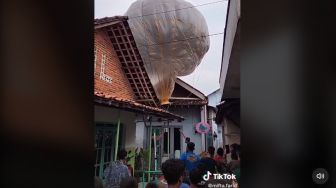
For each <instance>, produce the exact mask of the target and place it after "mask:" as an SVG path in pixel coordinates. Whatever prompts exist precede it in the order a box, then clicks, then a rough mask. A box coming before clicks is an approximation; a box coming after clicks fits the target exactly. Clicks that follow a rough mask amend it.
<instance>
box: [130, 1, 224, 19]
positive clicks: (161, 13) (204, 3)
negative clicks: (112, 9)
mask: <svg viewBox="0 0 336 188" xmlns="http://www.w3.org/2000/svg"><path fill="white" fill-rule="evenodd" d="M226 1H228V0H221V1H214V2H209V3H204V4H199V5H195V6H190V7H184V8H179V9H174V10H168V11H163V12H155V13H151V14H145V15H141V16H134V17H129V18H128V19H129V20H130V19H135V18H143V17H145V16H152V15H156V14H164V13H168V12H174V11H180V10H185V9H190V8H195V7H200V6H206V5H211V4H216V3H222V2H226Z"/></svg>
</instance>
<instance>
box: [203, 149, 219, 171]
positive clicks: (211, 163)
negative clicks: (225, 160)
mask: <svg viewBox="0 0 336 188" xmlns="http://www.w3.org/2000/svg"><path fill="white" fill-rule="evenodd" d="M214 149H215V148H214V147H212V146H210V147H209V148H208V152H204V153H203V155H202V158H201V161H200V164H203V166H204V167H205V170H206V171H209V172H211V173H215V172H216V161H215V160H214V159H213V157H211V156H213V154H214V151H213V150H214ZM210 152H212V155H211V153H210Z"/></svg>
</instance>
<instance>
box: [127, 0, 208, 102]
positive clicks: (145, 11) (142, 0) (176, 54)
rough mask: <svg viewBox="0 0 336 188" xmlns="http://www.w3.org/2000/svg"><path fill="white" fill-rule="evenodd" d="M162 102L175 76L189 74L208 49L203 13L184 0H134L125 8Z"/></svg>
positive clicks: (152, 81) (166, 99) (171, 87)
mask: <svg viewBox="0 0 336 188" xmlns="http://www.w3.org/2000/svg"><path fill="white" fill-rule="evenodd" d="M126 16H128V18H129V20H128V22H129V25H130V27H131V30H132V33H133V36H134V39H135V41H136V43H137V46H138V49H139V52H140V54H141V57H142V59H143V61H144V65H145V69H146V71H147V73H148V75H149V78H150V80H151V83H152V85H153V86H154V90H155V92H156V94H157V96H158V98H159V99H160V102H161V104H162V105H163V104H169V98H170V96H171V94H172V92H173V90H174V84H175V80H176V78H177V76H186V75H189V74H191V73H192V72H193V71H194V70H195V68H196V67H197V66H198V65H199V64H200V63H201V60H202V58H203V57H204V55H205V54H206V52H207V51H208V50H209V45H210V40H209V36H208V35H209V33H208V26H207V24H206V21H205V19H204V17H203V15H202V14H201V13H200V12H199V11H198V10H197V9H196V8H195V7H193V5H192V4H191V3H189V2H186V1H184V0H137V1H136V2H134V3H133V4H132V5H131V6H130V7H129V9H128V10H127V12H126Z"/></svg>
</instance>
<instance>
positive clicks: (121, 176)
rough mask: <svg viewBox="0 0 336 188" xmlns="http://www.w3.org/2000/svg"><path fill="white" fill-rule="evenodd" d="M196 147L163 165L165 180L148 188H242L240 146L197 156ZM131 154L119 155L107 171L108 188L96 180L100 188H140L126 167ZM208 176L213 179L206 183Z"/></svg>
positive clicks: (106, 184)
mask: <svg viewBox="0 0 336 188" xmlns="http://www.w3.org/2000/svg"><path fill="white" fill-rule="evenodd" d="M194 150H195V144H194V143H193V142H189V143H188V144H187V148H186V152H185V153H183V154H182V155H181V157H180V159H168V160H166V161H165V162H164V163H162V165H161V171H162V173H163V176H162V177H161V178H159V180H158V181H152V182H148V183H147V184H146V188H205V187H209V186H208V185H209V184H217V185H218V184H222V185H225V184H226V185H228V184H230V185H232V186H231V187H234V188H238V187H239V180H240V145H239V144H232V145H230V146H229V145H225V146H224V148H221V147H220V148H218V149H217V152H216V154H215V148H214V147H212V146H210V147H209V148H208V151H204V152H202V153H201V154H199V155H198V154H195V153H194ZM126 156H127V152H126V151H125V150H121V151H119V152H118V160H117V161H114V162H112V163H111V164H110V165H109V166H108V167H107V168H106V169H105V171H104V175H105V186H104V185H103V182H102V181H101V180H100V179H99V178H97V177H95V187H96V188H137V187H138V183H137V181H136V179H135V178H134V177H132V176H131V173H130V170H129V168H128V167H127V166H126V164H127V163H126V161H125V158H126ZM214 174H233V175H234V176H235V179H216V178H215V177H214ZM204 175H208V176H209V177H208V178H207V179H206V180H205V179H204Z"/></svg>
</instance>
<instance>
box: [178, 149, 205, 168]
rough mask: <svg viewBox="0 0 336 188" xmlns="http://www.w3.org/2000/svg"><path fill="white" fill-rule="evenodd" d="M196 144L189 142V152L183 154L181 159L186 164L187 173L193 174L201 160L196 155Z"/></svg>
mask: <svg viewBox="0 0 336 188" xmlns="http://www.w3.org/2000/svg"><path fill="white" fill-rule="evenodd" d="M194 150H195V144H194V143H193V142H189V143H188V144H187V151H186V152H185V153H183V154H182V155H181V157H180V159H181V160H182V161H183V162H184V165H185V167H186V170H187V172H188V173H189V172H191V171H192V170H193V169H194V168H196V167H197V166H198V165H199V163H200V160H201V158H200V157H199V156H198V155H196V154H195V153H194Z"/></svg>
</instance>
